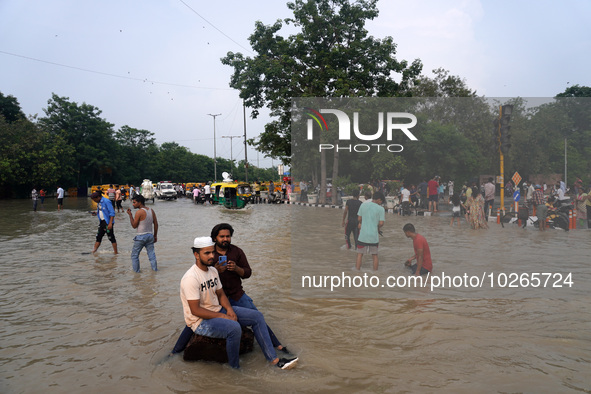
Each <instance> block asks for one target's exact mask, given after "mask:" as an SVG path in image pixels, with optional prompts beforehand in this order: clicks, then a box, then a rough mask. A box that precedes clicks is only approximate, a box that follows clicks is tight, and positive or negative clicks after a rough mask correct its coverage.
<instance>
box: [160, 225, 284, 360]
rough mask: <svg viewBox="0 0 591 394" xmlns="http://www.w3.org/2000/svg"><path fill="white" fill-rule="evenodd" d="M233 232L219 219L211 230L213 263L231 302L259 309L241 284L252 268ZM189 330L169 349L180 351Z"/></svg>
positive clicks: (275, 342)
mask: <svg viewBox="0 0 591 394" xmlns="http://www.w3.org/2000/svg"><path fill="white" fill-rule="evenodd" d="M233 234H234V228H232V226H231V225H230V224H228V223H220V224H218V225H216V226H215V227H214V228H213V229H212V230H211V239H212V241H213V242H215V251H214V252H215V253H214V261H217V263H216V264H215V266H214V267H215V269H216V270H217V271H218V273H219V277H220V280H221V282H222V286H223V290H224V293H225V294H226V296H227V297H228V300H229V301H230V305H232V307H235V306H238V307H243V308H248V309H254V310H257V311H258V309H257V308H256V306H255V305H254V302H253V301H252V298H250V297H249V296H248V295H247V294H246V292H245V291H244V289H243V288H242V279H247V278H250V276H251V275H252V270H251V268H250V265H249V264H248V260H247V258H246V255H245V254H244V252H243V251H242V249H240V248H239V247H237V246H234V245H232V243H231V242H232V235H233ZM267 329H268V331H269V337H270V338H271V343H272V344H273V347H275V348H276V349H277V350H279V351H280V352H282V353H285V354H288V353H289V351H288V350H287V348H286V347H285V346H283V345H282V344H281V342H279V340H278V339H277V337H276V336H275V334H274V333H273V330H271V328H269V326H268V325H267ZM192 334H193V331H192V330H191V329H190V328H189V327H185V329H184V331H183V332H182V333H181V335H180V337H179V339H178V340H177V342H176V344H175V346H174V349H173V350H172V353H173V354H174V353H179V352H181V351H183V350H184V349H185V347H186V346H187V343H188V342H189V340H190V339H191V335H192Z"/></svg>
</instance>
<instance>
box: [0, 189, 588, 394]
mask: <svg viewBox="0 0 591 394" xmlns="http://www.w3.org/2000/svg"><path fill="white" fill-rule="evenodd" d="M89 201H90V200H86V199H66V201H65V208H66V209H65V210H64V211H63V212H57V211H56V210H55V200H46V202H45V210H44V211H39V212H36V213H34V212H32V211H31V210H30V208H31V203H30V202H28V201H0V256H1V257H0V275H1V277H2V280H1V282H0V294H1V297H0V316H1V317H2V319H1V323H0V338H1V342H0V392H2V393H14V392H26V393H29V392H42V391H43V392H51V393H54V392H55V393H63V392H91V393H92V392H105V391H111V392H114V393H119V392H131V391H137V392H145V393H166V392H174V393H183V392H206V391H209V392H279V391H288V392H308V391H311V392H532V393H533V392H590V391H591V375H590V374H589V371H590V370H591V368H590V366H591V365H590V363H591V323H590V320H591V319H590V317H591V314H590V311H591V307H590V301H591V296H590V292H589V290H591V286H590V283H591V275H590V273H589V271H590V270H589V265H590V263H591V262H590V255H591V254H590V253H589V252H590V250H591V248H590V246H589V245H590V242H589V237H590V236H591V232H589V231H585V230H579V231H570V232H564V231H547V232H546V233H539V232H538V231H537V230H534V229H532V228H531V227H529V228H528V229H527V230H521V229H518V228H517V226H513V227H508V228H505V229H501V228H500V227H497V226H496V225H495V224H493V225H492V227H491V229H490V230H489V231H471V230H469V229H468V227H467V226H466V225H465V223H464V227H463V228H462V229H460V230H458V229H456V228H449V226H448V225H449V217H447V216H443V215H445V214H444V213H442V216H441V217H413V218H412V222H413V223H414V224H415V226H416V227H417V230H418V231H419V232H420V233H422V234H423V235H425V236H426V238H427V240H428V241H429V244H430V247H431V251H432V253H433V255H434V275H435V274H441V273H443V272H445V273H448V274H450V275H463V274H464V273H468V274H469V275H481V274H482V273H483V272H484V271H486V272H491V273H492V272H494V273H497V272H506V273H511V272H519V273H522V272H527V273H532V272H553V273H556V272H560V273H567V272H572V273H573V281H574V285H573V286H572V287H570V288H569V287H565V288H545V289H540V288H538V289H533V288H527V289H523V288H517V289H516V288H511V289H510V288H503V289H490V288H487V287H486V286H484V287H482V288H478V289H466V288H464V289H454V288H450V289H436V290H434V291H433V292H431V291H429V290H428V289H394V290H393V289H384V288H370V289H345V290H342V291H337V292H333V293H331V292H330V290H327V289H318V288H316V289H303V288H302V286H301V276H302V275H304V274H309V275H311V274H317V275H343V274H345V275H351V276H355V275H357V274H356V273H355V272H354V271H352V269H351V267H353V265H354V259H355V255H354V253H351V252H350V251H346V250H343V249H342V245H343V243H344V242H343V236H342V229H341V228H340V220H341V217H342V211H341V210H336V209H329V208H310V207H298V206H287V205H281V206H277V205H275V206H267V205H259V206H253V207H251V208H250V209H248V210H245V211H237V212H231V211H225V210H223V209H221V208H219V207H203V206H194V205H192V204H191V203H190V201H188V200H184V199H183V200H179V201H171V202H157V203H156V205H155V207H154V208H155V211H156V212H157V214H158V219H159V222H160V232H159V235H158V243H157V244H156V254H157V257H158V266H159V269H160V271H159V272H157V273H154V272H152V271H151V270H150V267H149V263H148V261H147V256H146V255H145V252H143V253H142V255H141V267H142V272H141V273H140V274H135V273H134V272H132V271H131V261H130V250H131V246H132V238H133V233H134V230H132V229H131V226H130V225H129V223H128V219H127V215H126V214H118V216H117V222H116V224H115V234H116V236H117V239H118V245H119V251H120V252H121V253H120V254H119V255H118V256H114V255H113V254H112V250H111V247H110V245H109V242H108V241H107V240H106V238H105V242H104V243H103V245H102V246H101V249H99V252H100V253H98V254H97V255H96V256H93V255H82V254H81V253H82V252H88V251H90V250H91V248H92V245H93V242H94V234H95V230H96V225H97V223H98V220H97V219H96V217H93V216H91V215H90V214H88V211H89V210H90V209H91V208H90V204H89ZM124 205H125V206H126V207H127V206H128V205H129V203H125V204H124ZM407 221H409V220H408V218H401V217H397V216H394V215H392V214H388V215H387V217H386V226H385V227H384V236H383V237H382V239H381V244H380V245H381V246H380V255H381V261H380V270H379V271H378V273H376V276H378V277H379V278H380V280H385V278H386V277H387V276H388V275H396V276H398V275H404V274H405V272H404V270H403V268H402V267H401V263H402V261H404V260H405V259H406V258H408V257H409V256H410V255H411V254H412V243H411V242H410V241H409V240H408V239H406V238H404V236H403V234H402V232H401V227H402V225H403V224H404V223H405V222H407ZM219 222H229V223H231V224H232V225H233V226H234V227H235V229H236V233H235V234H234V238H233V242H234V243H235V244H236V245H239V246H241V247H242V248H243V249H244V250H245V252H246V254H247V256H248V258H249V262H250V264H251V266H252V268H253V272H254V273H253V276H252V277H251V278H250V279H248V280H246V281H245V283H244V285H245V289H246V291H247V292H248V294H249V295H250V296H251V297H252V298H253V299H254V301H255V303H256V305H257V306H258V307H259V309H260V310H261V311H262V312H263V313H264V315H265V317H266V319H267V321H268V323H269V325H270V326H271V327H273V329H274V331H275V332H276V333H277V335H278V337H279V338H280V339H281V340H282V342H283V343H284V344H286V345H287V346H288V347H289V348H290V349H291V350H292V351H293V352H295V353H297V355H298V356H299V357H300V363H299V365H298V368H296V369H294V370H291V371H280V370H277V369H276V368H271V367H269V366H268V365H267V363H266V362H265V360H264V358H263V356H262V354H261V352H260V351H259V350H258V349H257V348H255V351H254V352H253V353H250V354H248V355H246V356H244V357H241V366H242V369H241V370H240V371H235V370H231V369H230V368H229V367H228V366H227V365H219V364H209V363H202V362H196V363H187V362H184V361H183V360H182V357H180V356H176V357H173V358H171V359H167V358H166V355H167V354H168V352H169V351H170V349H171V348H172V346H173V345H174V342H175V341H176V338H177V336H178V334H179V333H180V330H181V328H182V326H183V324H184V323H183V317H182V308H181V303H180V299H179V282H180V278H181V277H182V275H183V274H184V272H185V271H186V270H187V269H188V268H189V267H190V265H191V264H193V263H194V262H193V259H192V255H191V252H190V249H189V247H190V245H191V243H192V239H193V238H194V237H195V236H199V235H207V234H209V232H210V230H211V228H212V227H213V225H215V224H217V223H219ZM292 224H293V229H292ZM292 238H293V239H294V240H295V241H294V254H295V257H294V258H291V252H290V250H291V244H292V242H291V240H292ZM368 267H369V259H367V258H366V259H365V261H364V270H363V271H362V273H361V274H364V273H365V274H368V275H373V274H374V273H373V272H372V271H371V270H369V268H368Z"/></svg>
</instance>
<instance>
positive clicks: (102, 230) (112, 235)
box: [96, 220, 117, 244]
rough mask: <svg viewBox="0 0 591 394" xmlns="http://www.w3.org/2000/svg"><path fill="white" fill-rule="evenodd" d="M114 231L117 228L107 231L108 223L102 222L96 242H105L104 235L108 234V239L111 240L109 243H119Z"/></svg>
mask: <svg viewBox="0 0 591 394" xmlns="http://www.w3.org/2000/svg"><path fill="white" fill-rule="evenodd" d="M113 230H115V226H113V227H112V228H111V229H110V230H109V229H107V222H106V221H104V220H101V221H100V223H99V226H98V231H97V232H96V242H99V243H100V242H101V241H102V240H103V237H104V235H105V234H107V238H109V241H111V243H112V244H115V243H117V240H116V239H115V232H114V231H113Z"/></svg>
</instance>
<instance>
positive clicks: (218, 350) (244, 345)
mask: <svg viewBox="0 0 591 394" xmlns="http://www.w3.org/2000/svg"><path fill="white" fill-rule="evenodd" d="M253 346H254V333H253V332H252V330H251V329H250V328H248V327H242V337H241V338H240V354H244V353H250V352H252V349H253ZM183 360H185V361H215V362H218V363H227V362H228V355H227V353H226V340H225V339H223V338H210V337H204V336H201V335H197V334H193V337H191V340H190V341H189V344H188V345H187V347H186V348H185V351H184V353H183Z"/></svg>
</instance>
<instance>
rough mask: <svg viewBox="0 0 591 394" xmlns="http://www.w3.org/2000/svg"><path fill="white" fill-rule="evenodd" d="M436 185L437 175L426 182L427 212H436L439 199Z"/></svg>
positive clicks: (437, 185)
mask: <svg viewBox="0 0 591 394" xmlns="http://www.w3.org/2000/svg"><path fill="white" fill-rule="evenodd" d="M438 187H439V177H438V176H437V175H435V177H433V179H431V180H430V181H429V182H428V183H427V188H428V189H429V212H437V202H438V201H439V192H438V191H437V188H438Z"/></svg>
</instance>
